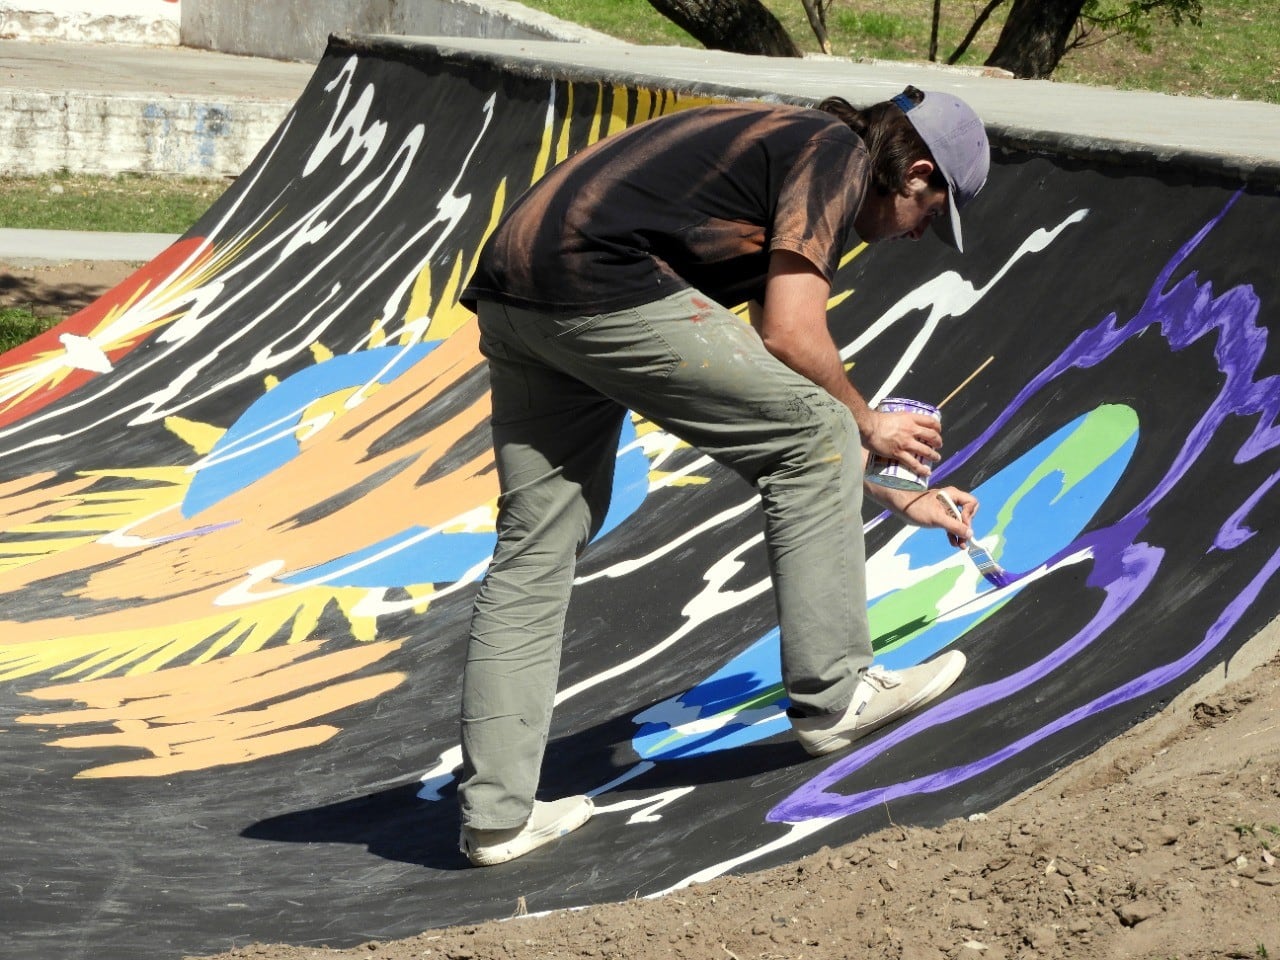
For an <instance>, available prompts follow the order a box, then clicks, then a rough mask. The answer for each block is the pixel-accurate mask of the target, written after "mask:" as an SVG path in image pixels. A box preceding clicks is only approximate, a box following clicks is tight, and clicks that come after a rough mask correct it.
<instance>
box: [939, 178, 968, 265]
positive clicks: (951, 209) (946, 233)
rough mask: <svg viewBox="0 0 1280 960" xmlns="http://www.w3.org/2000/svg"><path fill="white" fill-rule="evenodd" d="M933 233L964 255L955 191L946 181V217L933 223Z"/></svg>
mask: <svg viewBox="0 0 1280 960" xmlns="http://www.w3.org/2000/svg"><path fill="white" fill-rule="evenodd" d="M933 232H934V233H936V234H937V235H938V236H939V237H941V238H942V240H943V242H944V243H946V244H947V245H948V246H952V247H955V248H956V249H957V250H959V251H960V252H961V253H964V238H963V237H962V236H961V233H960V208H959V207H957V206H956V190H955V187H954V186H953V185H952V184H951V182H950V180H948V181H947V215H946V216H945V217H938V218H936V219H935V220H934V221H933Z"/></svg>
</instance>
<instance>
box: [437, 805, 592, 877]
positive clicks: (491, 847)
mask: <svg viewBox="0 0 1280 960" xmlns="http://www.w3.org/2000/svg"><path fill="white" fill-rule="evenodd" d="M594 811H595V805H594V804H593V803H592V802H591V798H590V797H583V796H578V797H563V798H561V799H559V800H551V801H548V802H545V803H544V802H543V801H541V800H535V801H533V812H532V813H531V814H529V819H528V820H526V821H525V823H524V826H520V827H511V828H509V829H507V830H475V829H473V828H471V827H463V828H462V835H461V836H460V837H459V838H458V849H459V850H461V851H462V852H463V853H464V854H466V856H467V859H468V860H470V861H471V862H472V864H474V865H475V866H477V867H491V866H493V865H494V864H495V863H506V862H507V861H508V860H514V859H515V858H516V857H523V856H524V855H525V854H526V853H528V852H529V851H530V850H536V849H538V847H541V846H542V845H543V844H547V843H550V842H551V841H552V840H555V839H557V838H559V837H563V836H564V835H565V834H566V833H572V832H573V831H574V830H577V829H578V828H579V827H580V826H582V825H583V824H584V823H586V822H587V821H588V820H590V819H591V814H592V813H593V812H594Z"/></svg>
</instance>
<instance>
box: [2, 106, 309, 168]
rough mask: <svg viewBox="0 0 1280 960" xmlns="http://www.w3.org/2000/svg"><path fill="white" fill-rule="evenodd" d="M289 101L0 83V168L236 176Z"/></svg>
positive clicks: (251, 156)
mask: <svg viewBox="0 0 1280 960" xmlns="http://www.w3.org/2000/svg"><path fill="white" fill-rule="evenodd" d="M288 110H289V105H288V104H281V103H279V102H272V101H252V100H223V101H213V102H200V101H193V100H186V99H180V98H177V97H168V98H158V97H151V96H143V95H129V94H94V93H87V92H75V91H72V92H68V93H48V92H44V91H22V90H0V142H2V143H4V144H5V145H6V149H5V150H4V153H3V157H0V170H2V171H3V172H4V173H5V174H9V175H35V174H41V173H50V172H53V171H57V170H61V169H68V170H74V171H76V172H77V173H97V174H116V173H154V174H172V175H182V176H208V177H219V176H237V175H239V174H240V173H241V172H242V171H243V170H244V168H245V167H247V166H248V165H249V161H251V160H252V159H253V158H254V156H255V155H256V154H257V152H258V150H259V149H260V148H261V147H262V145H263V144H264V143H266V142H267V139H268V138H269V137H270V136H271V134H272V133H274V132H275V130H276V129H277V128H278V127H279V126H280V123H281V121H282V120H283V119H284V117H285V115H286V114H287V113H288Z"/></svg>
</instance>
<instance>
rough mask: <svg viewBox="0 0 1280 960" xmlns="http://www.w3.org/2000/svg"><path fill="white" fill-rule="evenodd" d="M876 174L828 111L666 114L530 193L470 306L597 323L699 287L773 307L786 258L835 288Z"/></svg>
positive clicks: (489, 247)
mask: <svg viewBox="0 0 1280 960" xmlns="http://www.w3.org/2000/svg"><path fill="white" fill-rule="evenodd" d="M867 173H868V159H867V151H866V148H865V146H864V145H863V143H862V141H861V140H860V139H859V138H858V136H857V135H856V134H855V133H854V132H853V131H852V130H850V129H849V127H848V126H847V125H845V124H844V123H842V122H841V121H840V120H838V119H836V118H835V117H833V116H831V115H830V114H827V113H823V112H820V111H817V110H811V109H806V108H802V107H795V106H786V105H779V104H764V103H733V104H717V105H714V106H708V107H698V108H694V109H690V110H686V111H683V112H680V113H675V114H670V115H668V116H664V117H659V118H657V119H655V120H650V121H648V122H646V123H641V124H638V125H636V126H634V127H631V128H629V129H627V130H624V131H622V132H621V133H618V134H616V135H614V136H612V137H608V138H606V139H605V140H602V141H600V142H598V143H596V144H594V145H592V146H591V147H589V148H588V149H586V150H584V151H582V152H581V153H579V154H576V155H575V156H573V157H571V158H569V159H568V160H566V161H565V162H564V163H562V164H560V165H559V166H557V167H555V168H554V169H552V170H551V171H550V172H549V173H548V174H547V175H546V176H545V177H544V178H543V179H542V180H540V181H539V182H538V183H537V184H535V185H534V186H533V187H532V188H530V189H529V191H528V192H526V193H525V194H524V195H523V196H522V197H520V199H518V200H517V201H516V202H515V204H514V205H513V206H512V207H511V209H510V210H509V211H508V212H507V213H506V215H505V216H504V217H503V219H502V221H501V222H500V223H499V225H498V227H497V229H496V230H495V231H494V234H493V236H492V237H490V239H489V241H488V242H487V243H486V244H485V247H484V250H483V251H482V253H481V256H480V260H479V263H478V265H477V268H476V273H475V276H474V277H473V278H472V280H471V282H470V284H469V285H468V286H467V288H466V290H465V291H464V292H463V295H462V300H463V302H464V303H465V304H467V305H468V306H471V307H473V308H474V303H475V301H476V300H493V301H497V302H499V303H505V304H508V305H511V306H517V307H525V308H528V309H533V310H540V311H543V312H548V313H559V314H572V315H587V314H594V313H605V312H610V311H614V310H623V309H626V308H628V307H634V306H638V305H640V304H642V303H649V302H651V301H654V300H658V299H661V298H662V297H665V296H668V295H670V294H672V293H675V292H677V291H678V290H681V289H685V288H688V287H695V288H697V289H698V290H700V291H702V292H703V293H705V294H707V295H708V296H710V297H712V298H713V299H715V300H716V301H717V302H719V303H721V304H724V305H726V306H733V305H735V304H738V303H742V302H744V301H747V300H761V299H762V298H763V292H764V282H765V278H766V275H767V273H768V269H769V254H770V253H771V252H772V251H774V250H790V251H793V252H795V253H798V254H800V255H801V256H803V257H805V258H806V259H807V260H809V261H810V262H812V263H813V264H814V265H815V266H816V267H817V268H818V269H819V270H820V271H821V272H822V274H823V275H824V276H825V277H826V278H827V279H828V280H830V279H831V277H832V275H833V274H834V273H835V269H836V266H837V264H838V263H839V259H840V256H841V254H842V253H843V252H844V251H845V250H846V249H848V247H849V246H850V245H851V242H850V241H851V238H852V236H853V220H854V217H855V215H856V214H857V212H858V207H859V206H860V205H861V203H862V198H863V194H864V191H865V189H866V186H867Z"/></svg>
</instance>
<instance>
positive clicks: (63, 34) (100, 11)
mask: <svg viewBox="0 0 1280 960" xmlns="http://www.w3.org/2000/svg"><path fill="white" fill-rule="evenodd" d="M179 25H180V18H179V14H178V4H177V3H176V2H167V0H135V2H134V3H122V2H119V0H21V2H0V37H2V38H4V39H8V40H14V39H17V40H62V41H71V42H76V43H147V44H157V45H174V44H177V43H178V33H179Z"/></svg>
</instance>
